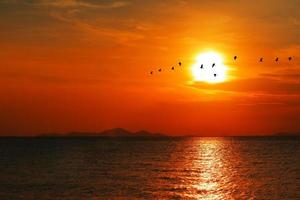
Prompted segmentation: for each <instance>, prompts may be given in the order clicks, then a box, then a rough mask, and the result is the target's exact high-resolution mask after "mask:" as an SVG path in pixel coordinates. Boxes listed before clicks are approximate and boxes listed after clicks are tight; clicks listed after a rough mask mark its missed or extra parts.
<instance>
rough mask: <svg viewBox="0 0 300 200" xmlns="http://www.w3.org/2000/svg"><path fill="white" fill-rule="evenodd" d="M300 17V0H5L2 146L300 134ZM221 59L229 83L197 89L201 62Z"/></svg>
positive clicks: (1, 20)
mask: <svg viewBox="0 0 300 200" xmlns="http://www.w3.org/2000/svg"><path fill="white" fill-rule="evenodd" d="M299 9H300V2H299V1H298V0H286V1H282V0H260V1H250V0H241V1H236V0H215V1H210V0H189V1H188V0H172V1H171V0H170V1H167V0H143V1H140V0H124V1H123V0H105V1H101V0H100V1H96V0H65V1H63V0H2V1H0V27H1V29H0V48H1V51H0V135H35V134H39V133H44V132H69V131H101V130H105V129H110V128H115V127H122V128H125V129H129V130H131V131H138V130H148V131H152V132H161V133H166V134H170V135H186V134H194V135H201V136H223V135H269V134H274V133H277V132H300V124H299V122H300V79H299V78H300V37H299V35H300V12H299ZM209 51H213V52H216V53H218V54H219V55H221V56H222V57H223V62H224V65H226V66H227V67H228V72H227V73H228V74H227V79H226V81H224V82H221V83H217V84H211V83H206V82H203V81H197V80H195V78H194V76H193V73H192V72H191V71H192V70H191V68H192V66H193V64H195V62H196V58H197V55H200V54H201V53H205V52H209ZM234 55H237V56H238V60H237V61H233V59H232V57H233V56H234ZM289 56H292V57H293V60H292V61H291V62H289V61H288V60H287V58H288V57H289ZM260 57H264V58H265V60H264V62H263V63H259V62H258V59H259V58H260ZM276 57H279V58H280V62H278V63H276V62H274V59H275V58H276ZM179 61H181V62H182V63H183V66H182V67H179V66H178V65H177V63H178V62H179ZM171 66H176V70H174V71H171V70H168V69H169V68H170V67H171ZM158 68H162V69H163V72H162V73H157V69H158ZM151 70H154V71H155V73H154V74H153V75H150V74H149V72H150V71H151Z"/></svg>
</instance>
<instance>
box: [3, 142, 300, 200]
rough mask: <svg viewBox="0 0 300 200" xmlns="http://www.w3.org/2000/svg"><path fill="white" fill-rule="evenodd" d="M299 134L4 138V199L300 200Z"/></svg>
mask: <svg viewBox="0 0 300 200" xmlns="http://www.w3.org/2000/svg"><path fill="white" fill-rule="evenodd" d="M299 145H300V138H297V137H291V138H284V137H274V138H267V137H261V138H259V137H258V138H242V137H241V138H238V137H236V138H154V139H149V138H148V139H147V138H127V139H126V138H123V139H105V138H1V139H0V199H300V146H299Z"/></svg>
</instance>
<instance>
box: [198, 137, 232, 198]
mask: <svg viewBox="0 0 300 200" xmlns="http://www.w3.org/2000/svg"><path fill="white" fill-rule="evenodd" d="M197 142H199V144H197V146H198V152H197V153H198V158H196V160H195V161H194V167H195V168H197V169H199V172H200V173H199V175H198V177H197V179H196V180H197V181H196V182H195V183H194V185H193V187H194V188H195V189H196V190H197V196H196V198H199V199H207V200H208V199H224V198H225V197H226V194H224V192H223V190H222V189H221V188H222V185H221V184H222V183H224V182H227V181H228V180H227V176H226V174H224V170H223V167H224V166H223V162H222V151H220V149H222V148H221V146H222V140H219V139H218V140H215V139H211V140H200V141H197Z"/></svg>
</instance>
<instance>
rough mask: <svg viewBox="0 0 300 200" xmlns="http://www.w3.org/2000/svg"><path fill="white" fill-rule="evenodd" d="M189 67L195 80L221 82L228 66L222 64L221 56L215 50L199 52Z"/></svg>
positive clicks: (224, 79)
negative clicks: (194, 61)
mask: <svg viewBox="0 0 300 200" xmlns="http://www.w3.org/2000/svg"><path fill="white" fill-rule="evenodd" d="M191 69H192V74H193V76H194V78H195V80H196V81H204V82H207V83H221V82H224V81H226V79H227V73H226V72H227V70H228V68H227V67H226V66H225V65H224V64H223V58H222V56H221V55H220V54H218V53H216V52H205V53H202V54H199V55H198V56H197V58H196V63H195V64H194V65H193V66H192V68H191Z"/></svg>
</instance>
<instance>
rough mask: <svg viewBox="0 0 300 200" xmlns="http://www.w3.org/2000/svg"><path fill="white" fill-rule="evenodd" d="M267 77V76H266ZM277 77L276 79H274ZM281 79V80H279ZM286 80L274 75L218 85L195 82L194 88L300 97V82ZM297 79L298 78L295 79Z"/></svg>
mask: <svg viewBox="0 0 300 200" xmlns="http://www.w3.org/2000/svg"><path fill="white" fill-rule="evenodd" d="M266 75H267V76H266ZM274 77H276V78H274ZM277 77H280V78H281V79H277ZM290 78H291V77H289V79H284V78H283V77H281V76H278V75H274V74H265V77H256V78H245V79H236V80H233V81H230V82H224V83H220V84H217V85H212V84H206V83H202V82H195V83H193V84H192V86H193V87H195V88H198V89H204V90H212V91H213V90H216V91H223V92H237V93H251V94H275V95H279V94H280V95H300V82H299V81H291V79H290ZM292 78H295V79H297V76H296V77H293V76H292Z"/></svg>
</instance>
